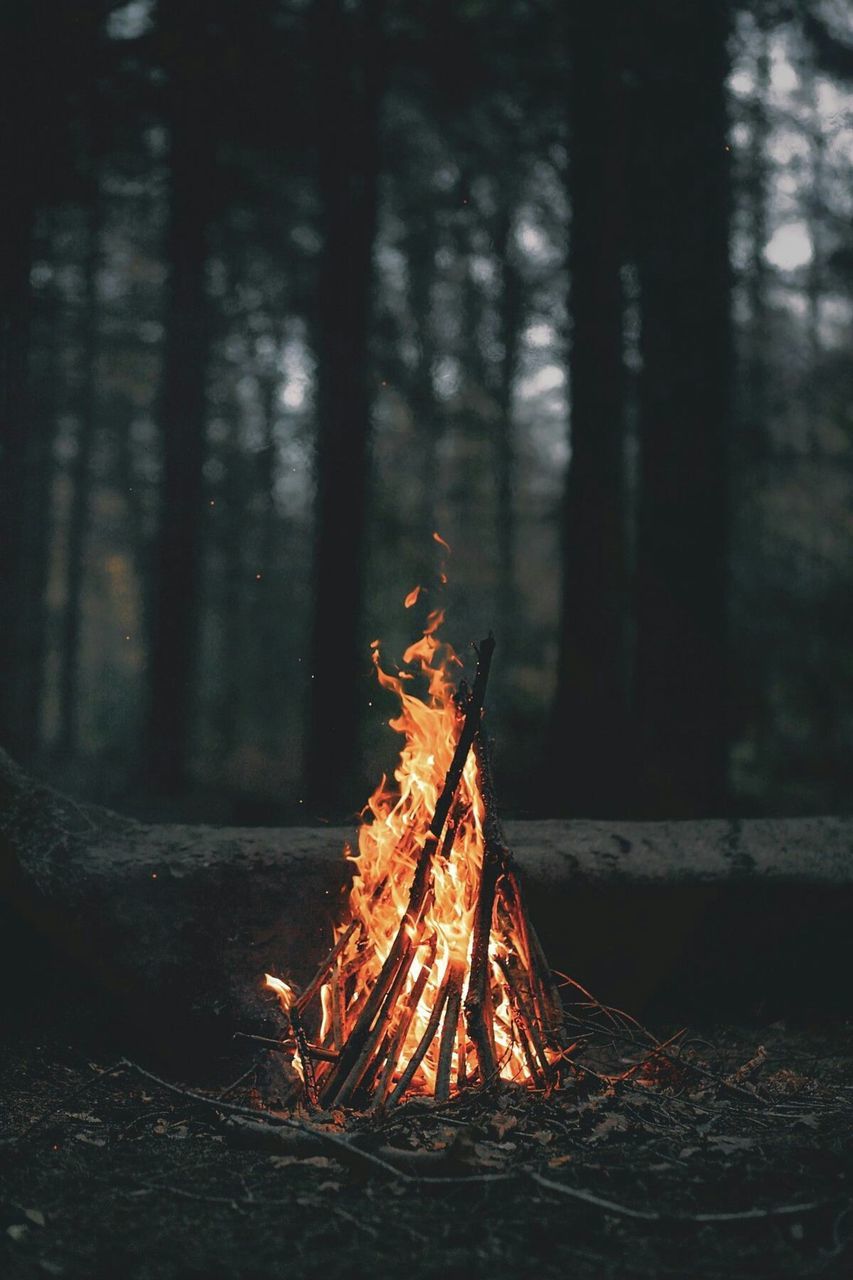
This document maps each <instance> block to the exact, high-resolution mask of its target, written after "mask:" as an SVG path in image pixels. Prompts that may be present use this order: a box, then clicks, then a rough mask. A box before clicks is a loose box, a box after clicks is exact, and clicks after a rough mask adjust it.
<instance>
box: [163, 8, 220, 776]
mask: <svg viewBox="0 0 853 1280" xmlns="http://www.w3.org/2000/svg"><path fill="white" fill-rule="evenodd" d="M194 14H195V9H194V6H192V5H191V4H189V3H187V2H186V0H181V3H180V4H175V3H174V0H170V5H169V6H166V5H163V7H162V9H161V26H162V27H163V31H164V38H165V41H166V42H168V43H169V45H170V47H171V44H172V42H174V46H175V48H176V49H177V56H176V57H174V59H172V60H170V64H169V66H168V74H169V75H170V76H171V79H170V83H169V85H168V89H167V95H168V103H169V116H170V119H169V124H170V134H171V138H170V142H171V155H170V184H171V187H170V209H169V230H168V244H167V253H166V256H167V261H168V263H169V281H168V286H167V289H168V293H167V313H166V339H165V351H164V356H163V360H164V363H163V373H162V379H163V380H162V390H161V407H160V423H161V431H162V438H163V475H162V486H161V499H160V521H159V534H158V548H157V552H156V554H155V558H154V570H155V575H156V577H155V586H154V590H153V592H152V609H151V613H152V617H151V634H150V641H149V653H148V670H149V692H148V697H149V707H148V744H147V745H148V771H149V777H150V780H151V782H152V783H153V785H154V786H155V787H157V788H158V789H161V790H162V791H164V792H166V793H173V794H174V793H178V792H180V791H181V790H182V789H183V788H184V787H185V786H186V783H187V779H188V774H189V753H190V743H191V732H192V715H193V706H194V698H193V685H194V675H195V665H196V649H197V636H198V627H199V615H200V596H201V567H202V566H201V516H202V498H203V476H202V467H203V463H204V454H205V410H206V394H205V390H206V389H205V381H206V370H207V361H208V348H209V341H210V332H209V323H208V321H209V317H208V306H207V298H206V291H205V272H206V265H207V256H208V246H207V234H208V225H209V221H210V217H211V213H210V204H211V198H212V197H211V190H212V186H213V182H212V179H213V176H214V156H213V145H214V144H213V135H212V132H211V128H210V125H209V122H208V119H207V113H208V110H209V101H208V99H209V96H210V92H211V91H212V86H211V85H210V84H209V83H208V78H207V72H206V68H205V64H204V59H203V57H202V56H200V55H198V54H197V55H196V56H195V57H193V56H191V53H190V50H192V48H193V46H194V22H195V17H194Z"/></svg>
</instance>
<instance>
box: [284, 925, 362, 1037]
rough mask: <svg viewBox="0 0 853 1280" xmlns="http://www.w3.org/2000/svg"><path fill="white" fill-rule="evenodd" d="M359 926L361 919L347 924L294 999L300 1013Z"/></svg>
mask: <svg viewBox="0 0 853 1280" xmlns="http://www.w3.org/2000/svg"><path fill="white" fill-rule="evenodd" d="M360 927H361V921H360V920H353V921H351V923H350V924H349V925H348V926H347V928H346V930H345V931H344V932H343V933H342V934H341V936H340V937H339V938H338V940H337V942H336V943H335V945H334V946H333V947H332V949H331V951H330V952H329V954H328V955H327V956H326V958H325V960H324V961H323V963H322V964H321V965H320V968H319V969H318V970H317V972H316V973H315V974H314V977H313V978H312V979H311V981H310V982H309V983H308V986H307V987H306V988H305V990H304V991H303V992H302V995H301V996H300V997H299V999H298V1000H297V1001H296V1008H297V1009H298V1011H299V1013H300V1014H302V1013H304V1012H305V1010H306V1009H307V1008H308V1005H309V1004H310V1003H311V1001H312V1000H313V999H314V997H315V995H316V994H317V992H318V991H319V990H320V988H321V986H322V985H323V983H324V982H325V981H326V977H327V975H328V972H329V970H330V969H331V967H332V965H333V964H334V963H335V961H336V960H337V958H338V956H339V955H341V953H342V952H343V951H344V949H345V948H346V945H347V943H348V942H349V940H350V938H351V937H352V935H353V934H354V933H355V931H356V929H359V928H360Z"/></svg>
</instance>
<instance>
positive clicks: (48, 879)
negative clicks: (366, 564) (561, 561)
mask: <svg viewBox="0 0 853 1280" xmlns="http://www.w3.org/2000/svg"><path fill="white" fill-rule="evenodd" d="M505 830H506V838H507V841H508V843H510V844H511V846H512V848H513V851H514V853H515V856H516V858H517V861H518V864H519V866H520V867H522V868H523V870H524V883H525V902H526V906H527V909H528V915H529V919H530V921H531V922H532V923H533V924H534V925H535V928H536V931H537V933H538V935H539V937H540V938H541V941H542V945H543V947H544V950H545V952H546V954H547V956H548V959H549V960H550V962H551V964H552V965H553V966H554V967H555V969H557V970H561V971H564V972H566V973H569V974H571V976H572V977H573V978H576V979H577V980H578V981H579V982H581V983H583V985H584V986H586V987H587V988H588V989H589V990H592V991H593V992H594V993H595V994H596V996H598V997H599V998H600V999H602V1000H604V1001H606V1002H608V1003H612V1004H618V1005H621V1006H622V1007H623V1008H627V1009H629V1010H630V1011H631V1012H633V1013H641V1012H642V1013H643V1014H644V1015H645V1016H646V1017H649V1016H650V1015H651V1014H653V1012H654V1010H655V1009H656V1008H657V1009H659V1010H664V1009H665V1010H666V1011H667V1012H670V1013H672V1015H673V1017H675V1018H677V1017H678V1016H679V1015H680V1014H689V1015H691V1016H695V1015H697V1013H699V1012H704V1011H711V1012H713V1011H715V1010H717V1011H719V1010H721V1009H723V1008H726V1009H727V1011H728V1012H729V1014H730V1015H731V1016H735V1015H736V1014H737V1013H738V1012H746V1011H748V1010H750V1009H753V1008H754V1007H755V1006H756V1005H757V1004H760V1005H761V1006H762V1008H763V1009H764V1010H765V1012H766V1014H767V1016H768V1017H770V1018H773V1017H780V1016H784V1015H785V1014H787V1013H791V1012H796V1011H798V1010H799V1011H806V1012H809V1013H810V1012H812V1011H815V1010H821V1009H822V1010H826V1011H830V1012H832V1011H838V1012H842V1013H849V1012H851V1011H853V996H852V995H851V989H850V984H849V982H848V981H847V974H849V972H850V970H851V968H853V936H851V930H850V927H849V921H850V919H851V918H853V819H851V818H846V817H817V818H760V819H758V818H757V819H749V820H744V821H742V822H730V821H725V820H708V821H691V822H649V823H642V822H618V823H607V822H584V821H576V822H566V821H550V820H546V821H539V822H507V823H506V824H505ZM346 841H349V842H350V844H351V843H352V841H353V832H352V830H351V829H350V828H346V829H344V828H339V829H335V828H328V827H322V828H317V829H308V828H304V827H293V828H283V829H271V828H270V829H264V828H251V829H248V828H242V829H241V828H215V827H205V826H180V825H171V824H162V825H153V826H152V825H146V824H142V823H138V822H133V821H130V820H129V819H127V818H123V817H120V816H118V815H117V814H114V813H110V812H108V811H107V810H105V809H99V808H94V807H90V806H81V805H79V804H77V803H75V802H74V801H73V800H71V799H69V798H67V797H65V796H62V795H60V794H59V793H57V792H56V791H54V790H52V789H51V788H50V787H48V786H46V785H44V784H43V783H41V782H38V781H36V780H35V779H33V778H32V777H29V776H28V775H27V774H26V773H24V771H23V770H21V769H19V768H18V767H17V766H16V765H15V764H14V763H13V761H12V760H11V759H10V758H9V757H8V756H7V755H5V753H3V752H0V938H2V939H3V942H4V944H5V946H6V948H7V955H6V956H5V957H4V959H5V960H6V963H5V964H4V965H3V966H2V968H0V983H2V984H3V999H4V1000H5V1001H6V1002H7V1004H8V1003H9V1002H10V1001H11V1000H13V999H14V1000H19V1001H22V1002H23V1001H26V1002H28V1003H29V1002H31V1001H32V1000H33V998H37V995H38V990H39V987H40V984H42V983H44V982H47V981H56V978H57V975H58V974H61V975H62V981H63V984H64V985H65V986H66V987H67V988H68V989H69V996H70V994H71V991H72V988H73V987H74V985H75V984H76V983H77V982H78V981H79V980H81V979H82V978H83V977H85V976H86V975H88V977H89V979H91V980H94V982H95V983H96V984H97V986H98V987H99V988H100V989H101V991H102V992H106V993H109V994H111V995H112V997H113V998H114V1004H113V1005H112V1006H111V1007H112V1010H113V1012H114V1013H119V1014H121V1013H124V1014H125V1015H126V1017H127V1019H128V1025H129V1027H130V1029H131V1030H137V1029H138V1030H139V1031H140V1032H141V1033H142V1034H143V1035H144V1039H145V1044H146V1046H147V1048H148V1050H149V1052H152V1053H157V1054H158V1055H159V1056H161V1057H163V1058H164V1059H166V1060H168V1059H169V1058H170V1057H177V1058H180V1060H181V1061H182V1062H186V1061H189V1060H190V1059H194V1060H196V1061H198V1062H200V1063H202V1064H204V1063H205V1062H206V1061H207V1055H208V1054H209V1053H210V1051H211V1049H212V1048H213V1049H216V1050H221V1049H222V1047H223V1046H227V1045H228V1043H229V1042H230V1037H231V1036H232V1035H233V1033H234V1032H235V1031H246V1032H253V1033H256V1034H260V1035H264V1034H271V1035H273V1036H276V1035H277V1036H281V1035H282V1034H284V1030H285V1024H284V1021H283V1019H282V1016H281V1014H280V1012H279V1009H278V1001H277V999H276V997H275V995H274V994H273V993H272V992H267V991H265V990H264V987H263V973H264V971H267V972H271V973H280V974H287V975H288V980H291V981H292V982H293V983H294V984H295V985H297V986H298V985H301V984H307V983H308V982H310V980H311V978H312V977H313V976H314V974H315V973H316V970H317V965H318V963H319V960H320V958H321V957H322V956H323V955H324V954H326V952H327V951H328V949H329V945H330V940H331V938H332V925H333V923H336V922H337V921H338V920H339V919H340V917H341V914H342V912H343V908H344V904H345V894H346V892H347V891H348V888H349V881H350V877H351V873H352V864H351V863H349V862H348V861H347V860H346V859H345V858H344V857H343V846H344V843H345V842H346ZM531 941H533V940H532V939H531ZM533 945H534V950H536V945H535V943H534V944H533ZM564 994H565V995H566V996H567V997H568V995H569V994H570V993H569V992H568V989H566V991H565V992H564ZM308 1031H309V1034H310V1035H311V1036H314V1035H315V1034H316V1028H315V1027H314V1026H313V1025H312V1024H311V1023H310V1022H309V1024H308Z"/></svg>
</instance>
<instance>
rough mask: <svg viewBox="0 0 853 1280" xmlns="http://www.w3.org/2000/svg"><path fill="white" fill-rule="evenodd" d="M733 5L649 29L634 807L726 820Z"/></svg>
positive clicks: (669, 8)
mask: <svg viewBox="0 0 853 1280" xmlns="http://www.w3.org/2000/svg"><path fill="white" fill-rule="evenodd" d="M728 27H729V12H728V4H727V3H725V0H714V3H708V4H703V5H687V6H685V5H683V4H680V3H678V2H677V0H660V2H659V3H657V4H656V5H655V8H654V14H653V19H652V20H650V21H647V22H646V23H644V25H643V27H642V35H641V39H642V40H643V42H644V44H643V48H642V51H641V63H640V104H639V107H640V109H639V117H640V131H641V145H640V147H639V150H638V165H637V170H636V182H637V186H638V204H639V209H638V219H637V221H638V242H639V274H640V290H641V307H642V336H641V354H642V362H643V368H642V373H641V377H640V388H639V402H640V437H641V439H640V471H641V490H640V502H639V513H638V537H637V655H636V716H637V736H638V747H639V750H638V753H637V761H636V768H635V770H634V777H635V780H636V783H637V793H636V799H635V804H634V808H635V811H636V812H637V813H638V814H641V815H643V816H658V815H661V814H666V815H667V816H670V817H687V816H695V815H707V814H709V813H714V812H719V811H721V810H722V809H723V808H724V805H725V800H726V775H727V701H728V698H727V693H728V690H727V678H726V677H727V672H726V656H725V655H726V608H727V533H728V497H727V444H728V426H729V380H730V375H731V338H730V314H729V306H730V280H729V257H728V219H729V156H728V151H727V145H726V141H727V139H726V107H725V80H726V73H727V70H728V63H727V53H726V40H727V36H728Z"/></svg>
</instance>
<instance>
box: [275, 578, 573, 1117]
mask: <svg viewBox="0 0 853 1280" xmlns="http://www.w3.org/2000/svg"><path fill="white" fill-rule="evenodd" d="M442 576H443V575H442ZM421 590H422V589H421V588H415V590H413V591H412V592H410V593H409V595H408V596H407V597H406V600H405V602H404V603H405V605H406V607H407V608H409V607H411V605H413V604H414V603H415V602H416V601H417V599H418V597H419V595H420V593H421ZM443 621H444V613H443V611H442V610H440V609H436V610H434V611H433V612H431V613H430V614H429V616H428V618H427V623H426V626H425V628H424V631H423V634H422V636H421V637H420V639H419V640H417V641H416V642H415V643H414V644H412V645H410V647H409V648H408V649H407V650H406V652H405V653H404V655H403V663H404V667H405V668H408V669H407V670H401V671H400V672H398V674H397V675H391V674H389V673H388V672H387V671H385V670H384V669H383V668H382V666H381V664H380V657H379V642H378V641H374V642H373V644H372V646H371V648H372V654H373V662H374V666H375V669H376V676H377V679H378V681H379V683H380V685H381V686H382V687H383V688H384V689H386V690H388V691H389V692H391V693H393V694H394V695H395V697H396V698H397V699H398V701H399V707H400V710H399V714H398V715H397V716H396V718H395V719H393V720H392V721H391V722H390V724H391V727H392V728H393V729H395V730H396V731H397V732H398V733H400V734H401V735H402V736H403V746H402V750H401V752H400V759H399V763H398V766H397V768H396V770H395V772H394V780H393V783H390V782H389V781H388V779H387V778H385V777H383V778H382V780H381V782H380V784H379V786H378V787H377V788H376V790H375V792H374V793H373V795H372V796H371V797H370V800H369V801H368V803H367V805H366V807H365V809H364V811H363V815H362V825H361V827H360V830H359V836H358V852H357V854H352V853H351V852H350V851H349V850H346V851H345V852H346V854H347V856H348V857H350V858H351V860H352V861H353V863H354V866H355V875H354V878H353V882H352V887H351V890H350V894H349V901H348V912H347V918H346V919H345V920H344V921H343V922H342V924H341V925H340V926H339V927H338V928H337V929H336V931H335V941H334V946H333V948H332V950H331V952H330V953H329V955H328V956H327V957H326V960H325V961H324V963H323V965H321V967H320V969H319V971H318V973H317V974H316V976H315V978H314V979H313V980H312V982H311V983H309V985H308V986H307V987H306V988H305V990H304V991H303V992H302V993H301V995H299V996H296V994H295V993H294V991H293V990H292V988H291V987H290V986H289V984H287V983H285V982H283V981H282V980H281V979H278V978H274V977H272V976H271V975H267V976H266V980H267V985H268V986H269V987H270V988H272V989H273V990H274V991H275V992H276V993H277V995H278V997H279V1001H280V1003H281V1007H282V1010H283V1012H284V1014H285V1015H286V1017H287V1020H288V1022H289V1025H290V1031H291V1037H292V1040H291V1043H292V1044H293V1046H294V1048H295V1056H294V1065H295V1066H296V1069H297V1071H298V1072H299V1075H300V1078H301V1079H302V1080H303V1083H304V1087H305V1093H306V1095H307V1098H308V1100H309V1102H311V1103H318V1102H320V1103H322V1105H324V1106H332V1105H338V1106H343V1105H371V1106H373V1107H374V1108H381V1107H384V1106H389V1105H393V1104H394V1103H396V1102H398V1101H400V1100H401V1099H402V1098H403V1097H404V1096H407V1095H409V1094H432V1095H434V1096H435V1097H437V1098H439V1099H446V1098H448V1097H450V1096H451V1094H452V1093H455V1092H458V1091H459V1090H460V1089H462V1088H464V1087H465V1086H467V1085H472V1084H479V1085H481V1086H484V1085H487V1084H489V1083H491V1082H493V1081H494V1080H497V1079H501V1080H505V1081H514V1082H517V1083H519V1084H526V1085H530V1086H532V1087H539V1088H547V1087H550V1086H552V1085H553V1084H554V1083H555V1082H556V1081H557V1078H558V1072H559V1064H560V1061H561V1057H562V1054H561V1051H560V1047H559V1045H560V1032H561V1029H562V1025H561V1024H562V1014H561V1007H560V999H559V994H558V992H557V990H556V986H555V984H554V981H553V978H552V976H551V973H550V970H549V969H548V966H547V963H546V962H545V958H544V955H543V954H542V950H541V947H540V946H539V943H538V941H537V939H536V936H535V933H534V931H533V929H532V927H531V925H530V923H529V921H528V919H527V915H526V912H525V910H524V906H523V902H522V898H521V889H520V886H519V882H518V877H517V873H516V870H515V867H514V864H513V861H512V857H511V855H510V853H509V850H508V848H507V846H506V843H505V841H504V838H503V833H502V831H501V828H500V824H499V821H498V818H497V814H496V811H495V804H494V791H493V784H492V779H491V764H490V759H489V753H488V747H487V743H486V740H485V736H484V734H483V732H482V724H481V717H482V706H483V697H484V694H485V686H486V681H487V679H488V670H489V664H490V661H491V654H492V649H493V647H494V641H493V640H492V639H491V637H489V638H488V639H487V640H485V641H483V642H482V643H481V645H480V647H479V650H478V665H477V674H476V677H475V680H474V683H473V686H472V687H471V688H468V686H467V685H466V684H465V683H464V681H460V682H459V684H458V686H457V684H456V683H455V679H454V678H455V677H457V676H458V675H459V672H460V670H461V667H462V663H461V661H460V659H459V658H458V656H457V655H456V653H455V652H454V650H453V648H452V647H451V646H450V645H449V644H447V643H445V642H443V641H442V640H440V639H439V636H438V632H439V629H440V627H441V625H442V623H443ZM416 684H420V685H421V686H422V687H423V686H424V685H425V688H426V692H425V696H424V697H418V696H416V694H415V692H414V691H413V689H414V687H415V685H416ZM315 999H319V1003H320V1009H321V1020H320V1027H319V1033H318V1036H317V1042H316V1043H311V1042H310V1041H309V1040H308V1038H307V1034H306V1032H305V1028H304V1025H303V1021H302V1018H303V1014H305V1013H306V1011H307V1009H308V1007H309V1005H310V1004H311V1003H312V1001H314V1000H315Z"/></svg>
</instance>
